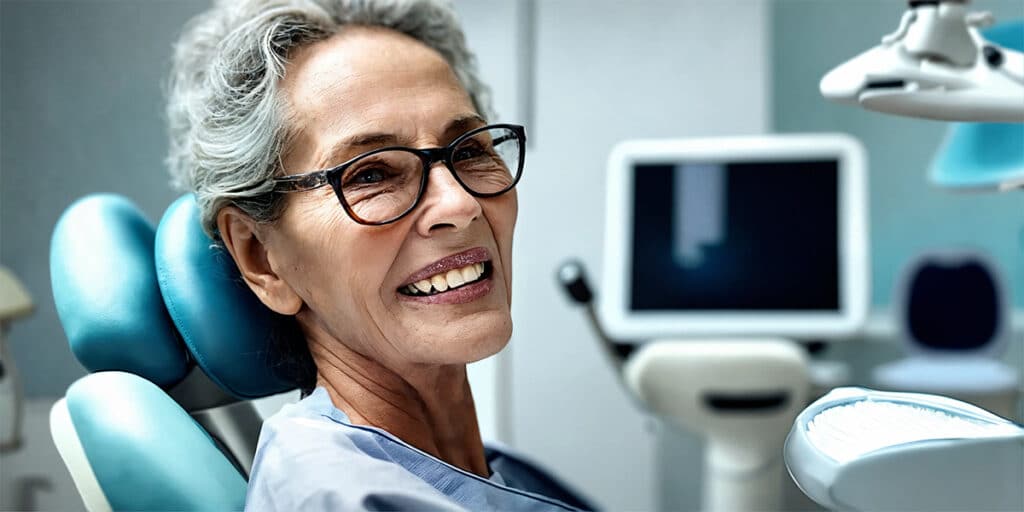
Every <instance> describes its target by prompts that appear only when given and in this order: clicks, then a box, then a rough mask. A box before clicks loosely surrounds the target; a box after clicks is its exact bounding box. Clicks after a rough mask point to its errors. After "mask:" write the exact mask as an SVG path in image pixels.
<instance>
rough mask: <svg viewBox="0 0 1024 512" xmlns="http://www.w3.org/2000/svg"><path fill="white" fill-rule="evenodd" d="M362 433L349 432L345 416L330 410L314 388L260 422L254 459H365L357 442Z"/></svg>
mask: <svg viewBox="0 0 1024 512" xmlns="http://www.w3.org/2000/svg"><path fill="white" fill-rule="evenodd" d="M360 437H366V435H365V432H364V431H362V430H360V429H356V428H351V427H350V425H349V421H348V417H347V416H345V413H344V412H342V411H340V410H338V409H337V408H336V407H334V404H333V403H332V402H331V399H330V397H329V396H328V395H327V392H326V391H324V389H323V388H316V390H314V391H313V393H311V394H310V395H309V396H306V397H305V398H303V399H302V400H299V401H298V402H295V403H291V404H286V405H284V406H283V407H282V408H281V409H280V410H279V411H278V412H277V413H275V414H274V415H273V416H271V417H270V418H268V419H267V420H266V421H264V422H263V427H262V429H261V430H260V439H259V443H258V446H257V448H256V457H257V458H259V457H260V456H261V454H262V455H264V456H266V454H269V453H278V454H279V455H280V456H285V457H288V458H292V457H301V458H318V457H329V458H331V459H336V458H337V457H339V456H342V455H343V456H345V458H346V459H349V460H351V458H352V457H359V456H361V455H367V454H365V453H363V452H364V451H365V450H363V449H360V448H359V446H361V445H365V440H363V441H364V442H360V440H359V439H358V438H360Z"/></svg>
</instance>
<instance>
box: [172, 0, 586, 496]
mask: <svg viewBox="0 0 1024 512" xmlns="http://www.w3.org/2000/svg"><path fill="white" fill-rule="evenodd" d="M168 114H169V119H170V125H171V154H170V157H169V162H170V166H171V169H172V172H173V174H174V176H175V178H176V180H177V181H178V183H179V184H180V185H181V186H182V187H184V188H186V189H188V190H191V191H193V192H194V193H195V195H196V197H197V200H198V203H199V207H200V210H201V217H202V221H203V224H204V228H205V230H206V231H207V233H208V234H209V235H210V236H211V237H212V238H213V239H214V240H216V241H218V243H222V244H223V246H224V247H225V248H226V249H227V250H228V251H229V252H230V254H231V256H232V258H234V261H235V263H236V264H237V266H238V268H239V270H240V272H241V276H242V278H243V279H244V280H245V282H246V284H248V286H249V288H250V289H251V290H252V292H253V293H254V294H256V296H257V297H259V299H260V300H261V301H262V302H263V303H264V304H265V305H266V306H267V307H268V308H269V309H271V310H273V311H274V312H275V313H277V314H278V315H279V318H280V329H278V332H275V333H273V337H274V338H275V339H276V340H277V343H278V345H279V347H277V348H278V352H279V353H280V354H281V355H282V357H283V361H282V363H281V369H282V370H287V371H288V372H289V373H288V376H289V378H291V379H293V380H294V382H295V384H296V386H297V387H299V388H301V389H302V391H303V395H304V398H303V399H302V400H301V401H300V402H299V403H297V404H294V405H291V406H287V407H285V408H284V409H283V410H282V411H281V412H279V413H278V414H277V415H276V416H274V417H273V418H271V419H270V420H268V421H267V422H266V423H265V425H264V427H263V431H262V433H261V436H260V442H259V448H258V450H257V454H256V460H255V463H254V466H253V470H252V474H251V478H250V483H249V493H248V498H247V508H248V509H251V510H289V511H291V510H313V509H317V510H339V509H378V510H379V509H417V510H419V509H444V510H448V509H460V508H469V509H481V508H488V509H494V508H500V509H509V510H525V509H531V510H533V509H554V510H564V509H567V508H571V507H570V506H569V505H568V504H566V503H564V502H568V503H569V504H571V505H573V506H585V504H583V503H582V502H580V501H576V499H575V498H573V497H572V495H571V494H570V493H569V492H568V491H565V490H564V488H561V487H560V486H558V485H557V483H556V482H554V481H553V480H551V479H548V478H546V476H545V475H544V474H543V473H542V472H539V471H535V470H530V469H529V465H528V464H526V463H525V462H522V461H521V460H517V461H516V462H515V463H510V464H509V467H510V468H519V469H523V468H526V469H524V470H523V471H522V473H521V475H518V477H517V479H518V480H520V482H518V484H519V485H517V482H514V481H512V480H513V479H511V478H509V477H508V475H505V476H503V475H502V474H499V473H497V472H495V471H494V470H493V468H492V467H491V466H492V463H493V461H494V460H495V459H494V458H493V457H491V458H489V457H488V455H489V454H488V452H487V451H485V448H484V445H483V443H482V441H481V438H480V432H479V429H478V426H477V418H476V412H475V409H474V404H473V396H472V393H471V391H470V387H469V382H468V380H467V377H466V364H467V363H471V362H474V361H478V360H480V359H483V358H485V357H488V356H491V355H493V354H495V353H497V352H498V351H500V350H501V349H502V347H504V346H505V344H506V343H507V342H508V340H509V337H510V335H511V332H512V321H511V317H510V313H509V306H510V301H511V289H512V286H511V278H512V274H511V272H512V261H511V257H512V232H513V228H514V227H515V222H516V213H517V200H516V192H515V189H514V187H515V185H516V183H517V182H518V181H519V178H520V176H521V174H522V171H523V156H524V150H525V139H526V135H525V132H524V129H523V128H522V127H521V126H516V125H509V124H491V123H490V122H489V121H488V118H489V117H490V115H489V108H488V98H487V91H486V88H485V87H484V85H483V84H482V83H481V81H480V79H479V78H478V76H477V71H476V69H475V64H474V59H473V56H472V54H471V53H470V52H469V51H468V50H467V48H466V47H465V41H464V37H463V35H462V32H461V30H460V28H459V26H458V23H457V21H456V18H455V15H454V13H453V12H452V10H451V7H450V6H448V5H447V4H439V3H437V2H434V1H427V0H423V1H402V2H396V1H390V2H384V1H381V2H373V1H359V0H347V1H346V0H318V1H313V0H306V1H298V0H297V1H293V2H286V1H255V0H254V1H245V2H238V1H234V0H232V1H228V0H225V1H223V2H221V3H219V4H217V5H215V6H214V7H213V8H212V9H211V10H210V11H208V12H206V13H204V14H202V15H200V16H199V17H198V18H196V19H195V20H193V21H192V22H191V24H190V25H189V26H188V27H187V28H186V30H185V33H184V34H183V36H182V38H181V40H180V41H179V43H178V45H177V48H176V52H175V59H174V70H173V75H172V80H171V88H170V103H169V108H168ZM513 460H514V459H513ZM517 471H518V470H517ZM541 489H543V490H546V491H547V494H549V496H543V495H541V494H538V493H537V492H531V491H537V490H541ZM550 495H555V496H554V497H550ZM555 498H557V499H555Z"/></svg>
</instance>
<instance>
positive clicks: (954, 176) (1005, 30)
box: [931, 20, 1024, 189]
mask: <svg viewBox="0 0 1024 512" xmlns="http://www.w3.org/2000/svg"><path fill="white" fill-rule="evenodd" d="M984 35H985V38H986V39H988V40H989V41H990V42H993V43H995V44H997V45H999V46H1002V47H1004V48H1009V49H1012V50H1017V51H1024V20H1019V21H1014V22H1011V23H1005V24H1002V25H999V26H996V27H993V28H991V29H989V30H986V31H985V32H984ZM1021 101H1022V102H1024V93H1022V95H1021ZM931 178H932V181H933V182H934V183H935V184H936V185H938V186H941V187H950V188H970V189H974V188H996V187H998V186H999V185H1000V184H1001V183H1004V182H1008V181H1011V180H1012V181H1020V180H1022V179H1024V123H957V124H954V125H953V126H952V127H951V128H950V129H949V132H948V134H947V135H946V140H945V142H944V143H943V146H942V148H941V149H940V150H939V153H938V155H936V158H935V161H934V162H933V163H932V168H931Z"/></svg>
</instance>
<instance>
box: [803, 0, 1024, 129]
mask: <svg viewBox="0 0 1024 512" xmlns="http://www.w3.org/2000/svg"><path fill="white" fill-rule="evenodd" d="M909 5H910V8H909V9H908V10H907V11H906V12H905V13H904V14H903V18H902V19H901V20H900V24H899V27H898V28H897V29H896V31H895V32H893V33H892V34H889V35H887V36H885V37H883V38H882V41H881V44H879V45H878V46H876V47H874V48H871V49H870V50H868V51H866V52H864V53H862V54H860V55H858V56H856V57H854V58H853V59H850V60H849V61H847V62H845V63H843V64H841V65H840V66H838V67H837V68H835V69H833V70H832V71H830V72H829V73H828V74H826V75H825V77H824V78H822V79H821V84H820V88H821V94H822V95H823V96H825V97H826V98H828V99H830V100H833V101H837V102H840V103H847V104H851V105H860V106H862V107H864V108H866V109H868V110H875V111H878V112H884V113H888V114H896V115H901V116H910V117H922V118H927V119H936V120H940V121H969V122H996V123H1012V122H1017V123H1019V122H1024V53H1022V52H1021V51H1020V50H1014V49H1011V48H1007V47H1005V46H1001V45H999V44H996V43H995V42H992V41H990V40H988V39H986V38H985V36H983V35H982V34H981V33H980V32H979V29H980V28H984V27H987V26H989V25H991V24H992V23H993V21H994V19H993V17H992V15H991V14H990V13H987V12H967V0H910V2H909Z"/></svg>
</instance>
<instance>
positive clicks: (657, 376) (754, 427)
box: [557, 261, 809, 512]
mask: <svg viewBox="0 0 1024 512" xmlns="http://www.w3.org/2000/svg"><path fill="white" fill-rule="evenodd" d="M557 280H558V283H559V284H560V285H561V286H562V288H564V289H565V291H566V292H567V293H568V295H569V297H570V299H571V300H572V301H573V302H575V303H577V304H580V305H582V306H583V307H584V308H585V312H586V314H587V317H588V318H589V320H590V324H591V327H592V328H593V330H594V332H595V333H596V334H597V338H598V341H599V342H600V344H601V347H602V349H603V351H604V353H605V355H606V356H607V358H608V360H609V361H610V362H611V364H612V367H613V368H615V370H616V374H617V375H618V376H619V378H620V379H621V381H622V382H623V384H624V387H625V388H626V389H628V390H629V393H630V395H631V396H632V397H634V398H636V399H637V401H638V402H639V403H641V404H642V405H643V406H644V407H645V408H646V409H648V410H649V411H650V412H652V413H654V414H656V415H658V416H660V417H662V418H665V419H667V420H668V421H669V422H671V423H672V424H673V425H675V426H677V427H681V428H683V429H686V430H688V431H690V432H694V433H697V434H699V435H700V436H701V437H703V438H704V440H705V441H706V442H707V450H706V452H705V461H704V471H705V477H704V491H703V509H704V510H705V511H710V512H716V511H722V512H724V511H729V512H744V511H754V510H773V509H774V510H779V509H781V508H782V507H781V505H782V504H781V494H782V483H783V477H784V470H783V464H782V446H783V442H784V440H785V437H786V434H787V433H788V432H789V427H790V426H791V425H792V423H793V420H794V419H795V418H796V415H797V413H798V412H799V411H800V410H801V409H802V408H803V407H804V405H805V404H806V401H807V394H808V388H809V377H808V369H807V356H806V354H805V352H804V350H803V349H802V348H800V347H799V346H797V344H796V343H794V342H792V341H789V340H782V339H756V340H755V339H747V338H745V339H729V338H722V339H687V340H659V341H651V342H647V343H643V344H642V345H632V344H627V343H622V342H616V341H615V340H614V339H613V338H612V337H611V336H609V335H608V333H607V331H605V329H604V328H603V326H602V324H601V320H600V318H599V316H598V314H597V310H596V308H595V305H594V293H593V291H592V289H591V287H590V285H589V283H588V282H587V276H586V272H585V270H584V268H583V265H582V264H581V263H580V262H578V261H570V262H567V263H565V264H563V265H562V266H561V267H560V268H559V269H558V272H557Z"/></svg>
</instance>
